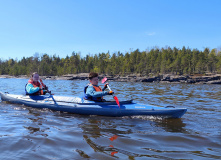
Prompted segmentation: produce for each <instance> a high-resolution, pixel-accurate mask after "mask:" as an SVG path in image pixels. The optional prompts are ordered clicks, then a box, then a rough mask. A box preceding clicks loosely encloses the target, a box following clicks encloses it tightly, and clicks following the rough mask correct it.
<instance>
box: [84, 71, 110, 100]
mask: <svg viewBox="0 0 221 160" xmlns="http://www.w3.org/2000/svg"><path fill="white" fill-rule="evenodd" d="M89 81H90V84H89V85H87V86H86V87H84V99H87V100H93V101H104V99H103V96H106V95H112V94H114V92H113V91H109V92H107V91H104V90H105V89H106V88H107V85H108V83H106V84H105V85H104V88H103V89H101V87H100V86H98V73H94V72H91V73H89Z"/></svg>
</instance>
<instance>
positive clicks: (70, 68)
mask: <svg viewBox="0 0 221 160" xmlns="http://www.w3.org/2000/svg"><path fill="white" fill-rule="evenodd" d="M92 71H93V72H98V73H102V74H109V75H117V74H119V75H127V74H131V73H135V74H141V75H143V76H146V75H147V76H148V75H150V74H152V75H157V74H177V75H183V74H205V73H207V72H210V73H221V51H217V49H212V50H210V49H208V48H205V49H204V50H203V51H200V50H198V49H189V48H186V47H183V48H182V49H178V48H176V47H174V48H170V47H167V48H161V49H160V48H153V49H151V50H149V51H139V49H137V50H134V51H131V52H127V53H125V54H123V53H121V52H117V53H113V54H110V53H109V52H107V53H99V54H94V55H86V56H85V57H81V55H80V53H75V52H73V53H72V55H71V56H68V55H67V56H66V57H65V58H60V57H59V56H56V55H53V56H50V55H48V54H42V55H41V56H39V54H35V55H34V56H31V57H23V58H22V59H21V60H17V59H12V58H10V59H8V60H2V59H0V75H12V76H18V75H30V74H31V73H32V72H38V73H39V74H40V75H44V76H61V75H65V74H76V73H89V72H92Z"/></svg>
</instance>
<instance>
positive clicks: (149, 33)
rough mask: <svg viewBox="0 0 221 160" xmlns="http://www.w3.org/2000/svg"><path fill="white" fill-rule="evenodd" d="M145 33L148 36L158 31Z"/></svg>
mask: <svg viewBox="0 0 221 160" xmlns="http://www.w3.org/2000/svg"><path fill="white" fill-rule="evenodd" d="M145 34H146V35H148V36H154V35H156V32H145Z"/></svg>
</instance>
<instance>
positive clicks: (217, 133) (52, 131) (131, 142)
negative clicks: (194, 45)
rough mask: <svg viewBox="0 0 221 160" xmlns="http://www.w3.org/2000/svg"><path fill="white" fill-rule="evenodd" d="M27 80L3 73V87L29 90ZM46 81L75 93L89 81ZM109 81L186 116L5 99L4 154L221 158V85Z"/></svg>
mask: <svg viewBox="0 0 221 160" xmlns="http://www.w3.org/2000/svg"><path fill="white" fill-rule="evenodd" d="M26 82H27V79H0V91H2V92H9V93H13V94H24V86H25V84H26ZM44 82H45V84H47V85H48V86H49V89H50V90H52V92H53V93H54V94H55V95H73V96H80V95H81V94H82V90H83V87H84V86H85V85H86V84H87V83H88V81H66V80H45V81H44ZM109 84H110V87H111V88H112V89H113V90H114V91H115V93H116V96H117V97H118V99H119V100H125V99H130V98H133V99H134V101H135V102H137V103H143V104H152V105H157V106H162V107H164V106H167V105H173V106H175V107H178V108H179V107H185V108H187V109H188V110H187V112H186V114H185V115H184V116H183V117H182V118H181V119H160V118H154V117H133V118H131V117H123V118H113V117H103V116H83V115H77V114H68V113H60V112H55V111H50V110H47V109H42V110H41V109H33V108H30V107H25V106H21V105H15V104H7V103H5V102H1V101H0V121H1V123H0V128H1V130H0V151H1V152H0V157H1V159H4V160H7V159H10V160H11V159H32V160H33V159H46V160H47V159H55V160H60V159H76V160H79V159H96V160H97V159H98V160H107V159H108V160H109V159H110V160H111V159H129V160H140V159H166V160H171V159H182V160H184V159H205V160H208V159H221V85H206V84H203V85H196V84H160V83H137V82H135V83H133V82H109ZM109 98H111V97H109Z"/></svg>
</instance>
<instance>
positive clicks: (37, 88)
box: [25, 72, 48, 95]
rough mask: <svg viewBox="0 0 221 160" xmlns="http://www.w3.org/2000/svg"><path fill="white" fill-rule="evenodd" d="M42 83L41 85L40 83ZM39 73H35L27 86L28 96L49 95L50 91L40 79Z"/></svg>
mask: <svg viewBox="0 0 221 160" xmlns="http://www.w3.org/2000/svg"><path fill="white" fill-rule="evenodd" d="M40 82H41V83H40ZM40 82H39V75H38V73H37V72H34V73H33V74H32V76H31V79H29V81H28V83H27V84H26V86H25V92H26V95H44V94H46V93H47V91H48V89H47V87H46V85H45V84H44V83H43V82H42V80H41V79H40Z"/></svg>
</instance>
